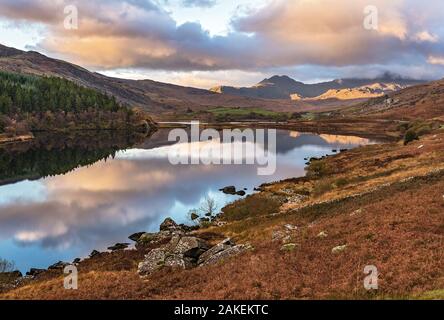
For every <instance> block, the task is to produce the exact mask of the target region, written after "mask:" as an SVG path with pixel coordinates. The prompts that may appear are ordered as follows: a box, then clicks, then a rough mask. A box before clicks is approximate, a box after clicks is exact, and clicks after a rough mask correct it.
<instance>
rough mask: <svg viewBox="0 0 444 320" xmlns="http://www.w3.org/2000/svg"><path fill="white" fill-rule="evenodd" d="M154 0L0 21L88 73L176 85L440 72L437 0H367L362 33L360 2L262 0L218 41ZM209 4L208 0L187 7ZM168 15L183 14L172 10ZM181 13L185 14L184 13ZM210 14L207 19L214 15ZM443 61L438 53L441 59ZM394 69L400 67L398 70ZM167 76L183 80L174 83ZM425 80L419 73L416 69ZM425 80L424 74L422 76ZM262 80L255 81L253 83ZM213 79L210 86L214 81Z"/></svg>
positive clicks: (37, 8)
mask: <svg viewBox="0 0 444 320" xmlns="http://www.w3.org/2000/svg"><path fill="white" fill-rule="evenodd" d="M161 3H162V1H160V2H159V1H151V0H147V1H134V0H126V1H117V0H109V1H102V0H96V1H89V2H85V1H79V0H72V1H67V0H59V1H56V2H54V1H49V0H39V1H34V0H32V1H31V0H20V1H17V0H4V1H2V2H1V3H0V17H2V18H3V19H7V20H8V21H13V22H16V23H23V22H28V23H38V24H39V25H44V26H45V27H46V29H45V34H44V36H43V39H42V40H41V41H39V42H38V43H37V45H36V47H35V49H37V50H41V51H44V52H47V53H49V54H51V55H55V56H57V57H62V58H66V59H69V60H70V61H73V62H75V63H79V64H81V65H84V66H88V67H90V68H93V69H95V70H116V69H132V70H156V71H164V72H168V73H169V76H170V77H168V79H170V78H172V77H175V78H176V81H175V82H176V83H178V82H180V83H181V84H182V83H186V84H193V85H195V86H199V87H208V86H212V85H213V84H214V83H210V81H200V83H199V74H193V72H213V71H231V70H237V71H242V72H244V74H243V75H241V74H239V77H240V78H243V79H245V77H247V76H248V77H250V76H251V75H252V74H253V73H254V72H256V73H257V72H260V73H261V74H263V73H268V74H270V72H272V71H273V70H274V69H276V68H284V69H285V68H286V69H287V70H290V69H291V68H296V67H298V66H311V67H313V68H314V69H312V72H313V73H314V70H315V68H316V67H320V68H324V69H325V68H336V67H349V66H355V67H356V66H360V67H362V68H367V70H372V68H373V66H374V65H381V66H384V67H385V68H386V69H388V70H391V67H392V66H393V65H394V64H398V65H401V66H405V67H408V66H414V67H422V68H426V67H427V65H430V64H431V65H433V66H434V67H435V68H437V69H436V70H434V72H432V73H433V76H435V77H437V76H439V75H442V73H443V69H442V68H438V66H440V65H441V64H437V63H433V61H436V60H434V59H430V57H434V56H440V53H442V52H443V51H444V43H443V40H442V39H443V35H444V34H443V29H442V27H440V24H441V21H442V19H443V18H444V3H443V2H442V1H440V0H430V1H427V2H425V3H424V2H423V3H418V2H416V1H412V0H393V1H384V0H374V1H373V2H372V5H374V6H375V7H376V8H377V9H378V17H379V18H378V21H379V24H378V27H377V28H376V29H375V30H366V29H365V28H364V27H363V21H364V18H365V14H364V8H365V7H366V6H367V5H368V4H369V3H368V1H366V0H343V1H333V0H311V1H307V0H295V1H284V0H270V1H267V2H261V4H263V5H256V7H254V6H253V2H252V5H251V6H250V7H249V10H243V11H242V10H240V11H237V12H233V13H232V18H231V24H230V25H227V30H228V32H227V33H226V34H224V35H212V34H211V32H210V31H209V30H206V29H205V28H204V27H203V26H202V24H201V23H200V22H199V18H198V17H197V18H196V19H194V20H192V21H191V20H188V21H185V22H181V23H178V22H177V21H176V20H175V19H174V18H173V14H172V12H171V11H169V10H167V9H165V8H163V7H162V6H161ZM67 4H74V5H76V6H77V7H78V8H79V28H78V30H66V29H65V28H64V27H63V19H64V14H63V8H64V6H65V5H67ZM182 4H183V5H185V6H187V7H190V6H191V7H194V6H197V7H202V6H203V7H211V6H213V5H214V4H215V2H214V1H188V0H187V1H185V2H183V3H182ZM174 10H176V11H177V10H181V9H180V7H177V6H176V7H174ZM186 10H190V9H189V8H187V9H186ZM213 14H214V13H213ZM441 55H442V54H441ZM400 69H401V71H402V68H400ZM174 72H182V73H183V74H187V75H188V77H186V76H182V77H181V79H179V80H178V79H177V78H178V76H177V74H174ZM422 74H424V72H422ZM428 74H430V72H428ZM257 80H260V79H257ZM214 82H215V81H214Z"/></svg>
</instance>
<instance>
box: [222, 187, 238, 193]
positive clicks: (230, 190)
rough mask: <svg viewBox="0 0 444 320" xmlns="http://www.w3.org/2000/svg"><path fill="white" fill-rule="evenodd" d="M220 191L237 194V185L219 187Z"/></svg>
mask: <svg viewBox="0 0 444 320" xmlns="http://www.w3.org/2000/svg"><path fill="white" fill-rule="evenodd" d="M219 191H222V192H223V193H225V194H231V195H235V194H236V187H235V186H228V187H225V188H222V189H219Z"/></svg>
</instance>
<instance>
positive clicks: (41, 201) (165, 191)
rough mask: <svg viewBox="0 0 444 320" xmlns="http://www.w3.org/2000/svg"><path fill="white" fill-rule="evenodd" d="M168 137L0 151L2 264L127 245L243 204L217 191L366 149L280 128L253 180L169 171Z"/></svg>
mask: <svg viewBox="0 0 444 320" xmlns="http://www.w3.org/2000/svg"><path fill="white" fill-rule="evenodd" d="M168 132H169V131H168V130H166V129H161V130H159V131H157V132H155V133H154V134H153V135H152V136H151V137H144V136H137V135H132V136H127V135H122V134H118V133H109V132H108V133H107V132H101V133H97V134H89V135H87V136H84V135H82V136H69V137H65V136H61V135H42V136H38V137H37V139H36V142H35V143H33V144H32V145H15V146H12V147H7V148H6V147H3V148H0V258H3V259H7V260H10V261H14V262H15V265H16V266H17V268H18V269H19V270H21V271H22V272H26V271H27V270H29V268H31V267H36V268H46V267H48V266H49V265H51V264H53V263H55V262H57V261H59V260H62V261H68V262H69V261H72V260H73V259H74V258H77V257H81V258H83V257H86V256H88V255H89V253H90V252H91V251H92V250H93V249H97V250H105V249H106V248H107V247H108V246H111V245H113V244H115V243H117V242H130V241H129V240H128V239H127V237H128V236H129V235H130V234H132V233H135V232H140V231H158V228H159V224H160V223H161V222H162V221H163V220H164V219H165V218H166V217H172V218H173V219H174V220H176V221H177V222H180V223H190V221H189V218H188V212H189V211H190V210H191V209H195V208H199V207H200V205H201V203H202V202H203V201H204V200H205V198H206V197H211V198H213V199H214V200H215V201H216V204H217V207H218V210H220V209H221V208H222V207H223V206H224V205H225V204H227V203H229V202H232V201H234V200H236V199H239V198H240V197H239V196H232V195H226V194H223V193H222V192H220V191H219V189H220V188H223V187H225V186H230V185H233V186H236V187H237V188H238V189H239V190H242V189H244V188H247V193H252V192H254V191H253V190H254V188H255V187H257V186H259V185H261V184H262V183H265V182H272V181H277V180H282V179H285V178H292V177H297V176H302V175H304V174H305V171H304V167H305V163H306V162H307V161H306V160H304V158H310V157H321V156H324V155H327V154H332V153H333V152H332V150H333V149H337V150H340V149H351V148H355V147H358V146H361V145H366V144H370V143H373V141H370V140H368V139H364V138H359V137H347V136H336V135H317V134H306V133H299V132H293V131H283V130H282V131H277V145H276V154H275V155H276V161H277V170H276V172H275V173H274V174H273V175H271V176H259V175H258V174H257V166H256V165H172V164H170V161H169V159H168V152H169V151H170V150H171V148H175V147H177V145H175V144H174V142H169V141H168ZM212 143H213V144H218V143H221V142H220V141H213V142H212ZM185 144H186V143H185ZM181 149H182V148H181Z"/></svg>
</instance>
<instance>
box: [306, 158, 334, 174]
mask: <svg viewBox="0 0 444 320" xmlns="http://www.w3.org/2000/svg"><path fill="white" fill-rule="evenodd" d="M330 173H331V170H330V167H329V166H328V165H327V164H326V163H325V162H323V161H313V162H311V163H310V165H309V166H308V168H307V177H310V178H322V177H325V176H326V175H328V174H330Z"/></svg>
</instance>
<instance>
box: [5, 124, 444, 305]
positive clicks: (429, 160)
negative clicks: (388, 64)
mask: <svg viewBox="0 0 444 320" xmlns="http://www.w3.org/2000/svg"><path fill="white" fill-rule="evenodd" d="M421 146H422V147H421ZM324 162H325V164H324V165H322V166H321V167H323V169H322V170H317V171H316V172H321V174H319V175H317V176H313V177H311V178H301V179H292V180H288V181H283V182H280V183H276V184H271V185H268V186H264V187H263V191H262V192H261V193H259V194H256V195H254V196H251V197H248V198H247V199H246V200H243V201H241V202H239V203H237V204H236V205H235V206H229V207H227V208H226V209H225V219H226V220H228V221H229V224H228V225H227V226H224V227H218V228H214V227H213V228H211V229H208V230H201V231H199V232H205V234H203V237H210V238H214V240H216V239H220V238H222V237H223V236H227V235H229V236H232V237H234V238H235V239H236V240H238V242H250V243H252V244H253V245H254V247H255V249H254V250H253V251H252V252H249V253H247V254H244V255H242V256H240V257H237V258H234V259H231V260H228V261H226V262H224V263H222V264H220V265H216V266H208V267H203V268H199V269H195V270H190V271H182V270H174V271H172V270H163V271H161V272H160V273H159V274H156V275H154V276H152V277H151V278H149V279H148V280H146V281H143V280H141V279H139V277H138V275H137V273H136V266H137V262H139V261H140V260H141V257H142V256H143V252H137V251H129V252H120V253H112V254H103V255H102V256H100V257H97V258H93V259H89V260H86V261H85V262H82V263H81V265H80V282H79V290H78V291H66V290H64V289H63V281H62V278H61V275H60V274H56V273H48V274H46V275H43V276H42V278H41V279H40V280H37V281H33V282H31V283H29V284H28V285H27V286H23V287H21V288H18V289H15V290H13V291H11V292H9V293H4V294H3V295H0V298H8V299H10V298H24V299H42V298H43V299H79V298H80V299H95V298H99V299H111V298H116V299H123V298H125V299H128V298H132V299H159V298H160V299H179V298H184V299H236V298H239V299H299V298H316V299H318V298H351V299H354V298H368V299H373V298H426V299H430V298H434V299H444V296H443V291H442V288H444V269H443V268H442V265H443V263H444V253H443V250H442V247H443V243H444V242H443V240H444V216H443V212H444V198H443V196H444V191H443V190H444V179H443V177H444V172H443V171H442V170H443V169H444V132H442V131H441V132H437V133H434V134H431V135H428V136H425V137H423V138H422V139H421V141H416V142H414V143H412V144H409V145H408V146H403V145H402V144H401V143H398V144H397V143H391V144H384V145H373V146H366V147H362V148H359V149H355V150H352V151H347V152H345V153H342V154H340V155H337V156H334V157H331V158H327V159H326V160H324ZM317 167H318V169H319V166H317ZM314 169H315V168H313V167H312V170H311V173H313V171H314ZM412 177H416V178H412ZM319 184H323V185H324V184H325V185H327V187H323V188H318V186H319ZM301 193H303V194H310V196H309V197H308V198H306V199H305V200H304V201H303V202H300V201H297V199H298V197H297V195H298V194H301ZM270 199H271V200H270ZM288 223H290V224H293V225H295V226H297V227H298V229H297V230H295V231H293V232H292V233H291V241H292V242H293V243H295V244H297V247H296V249H295V250H293V251H290V252H283V251H281V250H280V248H281V246H282V243H281V242H273V241H272V234H273V232H274V231H276V230H284V227H283V226H284V225H285V224H288ZM321 231H325V232H326V233H327V234H328V236H327V237H326V238H319V237H317V235H318V234H319V233H320V232H321ZM209 232H211V233H209ZM344 244H347V246H348V247H347V249H346V250H345V251H344V252H342V253H340V254H332V252H331V250H332V248H334V247H336V246H339V245H344ZM366 265H376V266H377V267H378V270H379V273H380V277H379V278H380V282H379V286H380V289H379V290H378V291H377V292H376V293H369V292H367V291H365V290H364V289H363V279H364V277H365V275H364V273H363V269H364V266H366Z"/></svg>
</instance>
